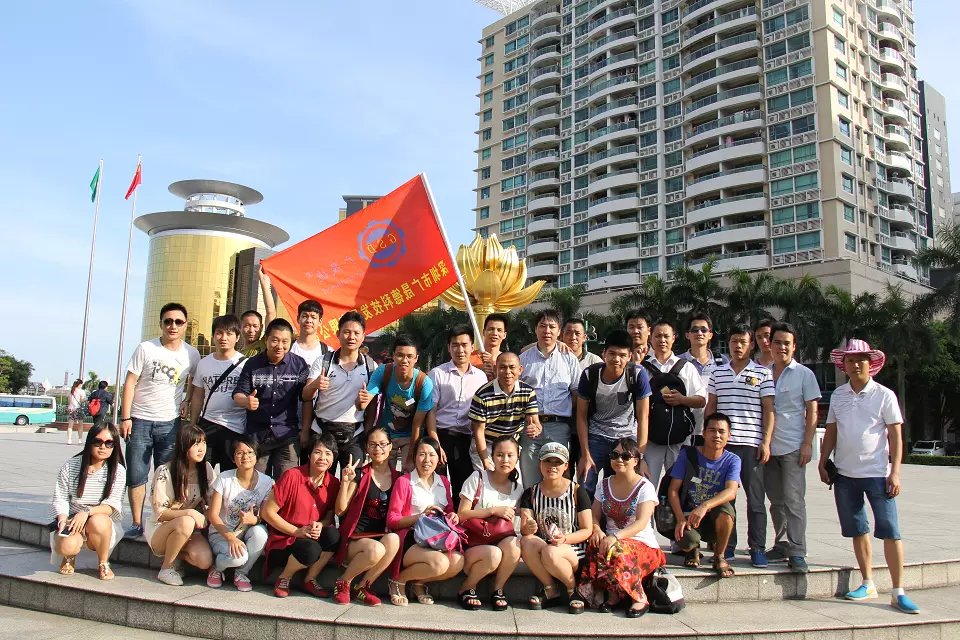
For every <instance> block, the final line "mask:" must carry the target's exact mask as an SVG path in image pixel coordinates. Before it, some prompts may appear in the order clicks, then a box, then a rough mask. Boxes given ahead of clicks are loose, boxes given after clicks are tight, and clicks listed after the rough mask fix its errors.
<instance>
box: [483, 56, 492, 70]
mask: <svg viewBox="0 0 960 640" xmlns="http://www.w3.org/2000/svg"><path fill="white" fill-rule="evenodd" d="M492 64H493V54H492V53H488V54H487V57H486V58H484V59H483V66H485V67H489V66H490V65H492Z"/></svg>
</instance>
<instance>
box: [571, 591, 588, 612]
mask: <svg viewBox="0 0 960 640" xmlns="http://www.w3.org/2000/svg"><path fill="white" fill-rule="evenodd" d="M567 598H568V600H567V613H572V614H573V615H575V616H577V615H580V614H581V613H583V610H584V609H586V608H587V603H586V602H584V600H583V596H582V595H580V590H579V589H576V588H574V590H573V591H571V592H569V593H568V594H567Z"/></svg>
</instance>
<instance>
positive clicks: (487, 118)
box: [482, 109, 493, 122]
mask: <svg viewBox="0 0 960 640" xmlns="http://www.w3.org/2000/svg"><path fill="white" fill-rule="evenodd" d="M482 117H483V121H484V122H490V120H491V119H492V118H493V109H487V110H486V111H484V112H483V114H482Z"/></svg>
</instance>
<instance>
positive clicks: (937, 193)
mask: <svg viewBox="0 0 960 640" xmlns="http://www.w3.org/2000/svg"><path fill="white" fill-rule="evenodd" d="M920 124H921V127H922V128H923V161H924V169H925V172H924V183H925V185H926V188H927V202H926V205H927V211H929V212H930V222H931V224H932V225H933V227H934V228H933V229H928V231H929V232H930V233H931V234H933V233H934V231H935V228H936V227H938V226H940V225H942V224H946V223H947V222H948V221H952V219H953V194H952V193H951V191H950V153H949V150H948V149H947V147H948V146H949V140H948V139H947V101H946V100H945V99H944V97H943V96H942V95H941V94H940V92H939V91H937V90H936V89H934V88H933V87H932V86H930V83H929V82H924V81H923V80H921V81H920Z"/></svg>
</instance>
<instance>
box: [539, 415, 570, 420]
mask: <svg viewBox="0 0 960 640" xmlns="http://www.w3.org/2000/svg"><path fill="white" fill-rule="evenodd" d="M540 422H570V416H551V415H541V416H540Z"/></svg>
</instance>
